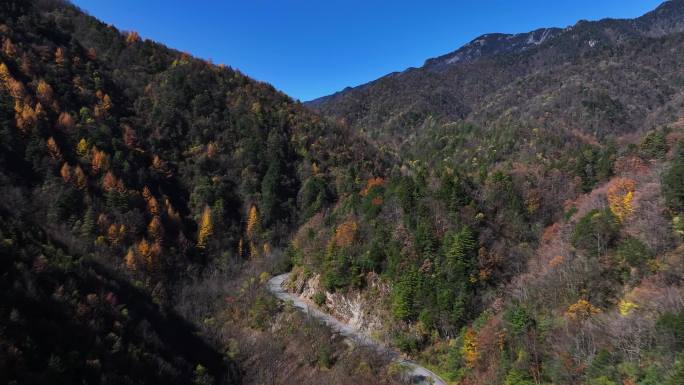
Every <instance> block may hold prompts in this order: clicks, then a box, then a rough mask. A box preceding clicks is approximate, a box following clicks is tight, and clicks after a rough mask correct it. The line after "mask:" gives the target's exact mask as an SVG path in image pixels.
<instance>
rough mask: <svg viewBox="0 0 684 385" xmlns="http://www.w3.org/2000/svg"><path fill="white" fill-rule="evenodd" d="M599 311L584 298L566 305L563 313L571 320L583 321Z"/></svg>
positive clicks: (599, 310)
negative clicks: (566, 308)
mask: <svg viewBox="0 0 684 385" xmlns="http://www.w3.org/2000/svg"><path fill="white" fill-rule="evenodd" d="M600 312H601V309H600V308H598V307H596V306H594V305H592V304H591V303H589V301H587V300H586V299H580V300H579V301H577V302H575V303H573V304H572V305H570V306H569V307H568V310H566V312H565V315H566V316H567V317H568V318H570V319H571V320H573V321H583V320H585V319H587V318H589V317H591V316H593V315H595V314H599V313H600Z"/></svg>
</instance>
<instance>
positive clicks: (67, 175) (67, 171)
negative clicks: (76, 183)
mask: <svg viewBox="0 0 684 385" xmlns="http://www.w3.org/2000/svg"><path fill="white" fill-rule="evenodd" d="M59 175H61V176H62V180H64V183H69V182H71V167H69V164H68V163H67V162H64V164H63V165H62V168H61V169H60V170H59Z"/></svg>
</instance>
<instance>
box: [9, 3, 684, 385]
mask: <svg viewBox="0 0 684 385" xmlns="http://www.w3.org/2000/svg"><path fill="white" fill-rule="evenodd" d="M683 16H684V2H683V1H671V2H667V3H664V4H663V5H662V6H661V7H659V8H658V9H657V10H655V11H654V12H651V13H649V14H647V15H645V16H643V17H641V18H639V19H635V20H603V21H599V22H580V23H578V24H577V25H575V26H573V27H572V28H567V29H562V30H561V29H547V30H539V31H535V32H532V33H530V34H522V35H517V36H505V35H497V34H490V35H485V36H483V37H481V38H480V39H477V40H476V41H474V42H473V43H471V44H469V45H467V46H466V47H464V48H462V49H460V50H458V51H456V52H454V53H451V54H448V55H445V56H443V57H441V58H437V59H433V60H430V61H428V62H426V65H425V66H424V67H423V68H419V69H411V70H408V71H405V72H402V73H397V74H391V75H388V76H386V77H384V78H382V79H379V80H377V81H375V82H373V83H370V84H367V85H364V86H361V87H358V88H355V89H351V90H347V91H343V92H342V93H339V94H337V95H334V96H331V97H328V98H326V99H322V100H319V101H317V102H316V103H314V104H312V105H310V106H313V107H315V108H317V109H318V110H319V111H318V112H317V111H312V109H311V108H309V107H307V106H304V105H302V104H300V103H298V102H296V101H294V100H292V99H291V98H290V97H288V96H287V95H284V94H282V93H280V92H278V91H276V90H275V89H274V88H273V87H272V86H270V85H269V84H267V83H263V82H257V81H255V80H253V79H251V78H249V77H248V76H246V75H244V74H242V73H240V72H239V71H238V70H236V69H233V68H230V67H227V66H224V65H214V64H212V63H210V62H208V61H205V60H201V59H198V58H194V57H192V56H191V55H188V54H185V53H182V52H178V51H176V50H174V49H171V48H168V47H165V46H163V45H161V44H158V43H155V42H153V41H150V40H146V39H143V38H141V37H140V36H139V35H138V34H137V33H135V32H133V31H128V32H122V31H119V30H118V29H117V28H116V27H114V26H111V25H106V24H104V23H102V22H100V21H98V20H97V19H95V18H93V17H91V16H88V15H87V14H86V13H85V12H83V11H82V10H80V9H78V8H77V7H75V6H73V5H71V4H69V3H68V2H64V1H59V0H29V1H27V0H8V1H4V2H2V3H0V197H1V198H2V199H0V266H1V267H2V268H1V269H0V287H1V288H2V290H0V298H1V299H2V301H0V381H1V382H3V383H9V384H23V383H28V384H33V383H36V384H37V383H44V382H46V381H52V382H57V383H82V382H87V383H103V384H156V383H160V382H164V383H167V382H168V383H179V384H181V383H182V384H187V383H193V384H202V385H209V384H216V385H219V384H238V383H241V384H255V385H256V384H285V385H287V384H313V385H316V384H321V385H323V384H341V385H342V384H343V385H351V384H354V385H362V384H386V385H390V384H392V385H393V384H402V383H407V382H410V381H413V380H415V379H410V378H407V376H406V375H405V374H406V372H405V370H403V369H404V368H406V365H402V364H401V362H404V361H401V362H399V365H397V363H396V357H400V356H402V355H403V357H405V358H406V359H407V360H411V361H409V362H417V364H415V365H420V367H422V368H425V369H426V370H430V371H432V372H434V373H437V374H438V375H439V377H442V378H444V379H445V380H448V381H451V382H453V383H460V384H471V385H474V384H482V385H485V384H504V385H512V384H516V385H521V384H522V385H527V384H572V385H580V384H581V385H597V384H601V385H613V384H639V385H647V384H667V385H674V384H681V383H682V381H681V379H682V378H683V376H684V365H683V364H682V362H684V340H683V339H682V336H684V326H683V325H684V322H683V320H684V306H683V305H684V300H682V298H684V271H683V270H682V266H684V252H683V250H684V111H682V109H683V108H684V107H683V106H684V94H682V91H683V90H682V88H683V87H684V83H683V82H682V79H684V70H683V69H682V67H681V65H680V63H681V62H682V59H684V58H683V57H682V55H684V54H683V52H684V50H683V48H684V47H682V44H684V31H682V30H681V28H682V19H684V17H683ZM286 272H289V275H288V276H289V277H290V278H289V279H287V280H285V282H284V287H283V289H284V290H288V291H290V294H288V295H287V297H290V296H298V297H299V298H300V299H301V300H302V301H304V302H305V303H307V304H309V306H316V307H318V308H319V310H321V311H324V312H327V313H328V314H330V315H332V316H334V317H336V318H337V319H338V321H339V323H340V324H348V325H349V330H360V331H361V332H363V333H364V335H368V336H372V338H373V339H374V340H376V341H375V344H374V345H375V346H382V350H383V351H385V352H386V353H389V354H378V352H377V351H376V350H375V349H372V348H369V347H366V346H358V345H355V344H350V343H349V341H347V340H345V339H344V338H343V337H342V336H340V335H339V334H338V333H334V332H333V331H332V330H330V329H329V328H327V327H326V326H325V325H324V324H321V323H320V322H318V321H317V320H316V319H314V318H312V317H310V316H308V315H307V314H305V313H301V312H300V311H298V308H297V307H295V306H291V305H290V304H288V303H282V302H279V301H278V300H277V299H276V298H274V296H273V295H272V294H271V293H270V292H269V291H268V282H269V281H270V280H271V278H272V277H273V276H276V275H278V276H280V274H282V273H286ZM280 277H281V278H282V277H284V275H283V276H280ZM276 291H278V290H276ZM343 329H344V328H343ZM385 347H386V348H385ZM392 359H393V360H395V363H392V361H391V360H392ZM410 366H411V367H417V366H414V364H410Z"/></svg>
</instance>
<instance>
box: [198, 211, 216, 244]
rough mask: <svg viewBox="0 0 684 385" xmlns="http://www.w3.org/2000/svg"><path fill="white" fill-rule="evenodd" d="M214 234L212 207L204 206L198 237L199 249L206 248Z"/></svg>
mask: <svg viewBox="0 0 684 385" xmlns="http://www.w3.org/2000/svg"><path fill="white" fill-rule="evenodd" d="M213 232H214V223H213V221H212V218H211V207H209V206H208V205H207V206H204V210H203V211H202V217H201V218H200V224H199V234H198V235H197V247H199V248H202V249H203V248H205V247H206V246H207V241H208V240H209V237H210V236H211V235H212V234H213Z"/></svg>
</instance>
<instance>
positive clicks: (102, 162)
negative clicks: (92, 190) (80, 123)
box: [90, 146, 109, 174]
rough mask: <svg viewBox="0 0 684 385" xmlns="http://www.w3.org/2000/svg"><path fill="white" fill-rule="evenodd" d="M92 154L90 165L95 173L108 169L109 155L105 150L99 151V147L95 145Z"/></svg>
mask: <svg viewBox="0 0 684 385" xmlns="http://www.w3.org/2000/svg"><path fill="white" fill-rule="evenodd" d="M90 156H91V159H90V166H91V168H92V170H93V173H95V174H97V173H99V172H100V171H107V169H108V168H109V156H108V155H107V154H106V153H105V152H104V151H99V150H98V149H97V147H95V146H93V149H92V150H91V155H90Z"/></svg>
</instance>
